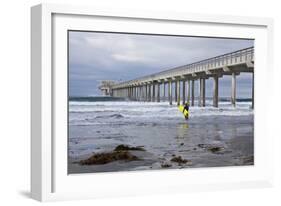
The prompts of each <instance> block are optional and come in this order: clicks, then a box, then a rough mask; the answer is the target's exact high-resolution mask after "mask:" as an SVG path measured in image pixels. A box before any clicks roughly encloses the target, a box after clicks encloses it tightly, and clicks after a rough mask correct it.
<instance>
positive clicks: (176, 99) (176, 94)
mask: <svg viewBox="0 0 281 206" xmlns="http://www.w3.org/2000/svg"><path fill="white" fill-rule="evenodd" d="M177 92H178V84H177V81H175V102H177V101H178V93H177Z"/></svg>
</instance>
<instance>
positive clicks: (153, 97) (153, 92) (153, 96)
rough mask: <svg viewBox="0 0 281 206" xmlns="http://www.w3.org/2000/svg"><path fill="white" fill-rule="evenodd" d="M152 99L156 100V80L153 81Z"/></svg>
mask: <svg viewBox="0 0 281 206" xmlns="http://www.w3.org/2000/svg"><path fill="white" fill-rule="evenodd" d="M152 101H153V102H155V82H152Z"/></svg>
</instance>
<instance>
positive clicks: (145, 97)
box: [144, 84, 147, 102]
mask: <svg viewBox="0 0 281 206" xmlns="http://www.w3.org/2000/svg"><path fill="white" fill-rule="evenodd" d="M144 101H146V102H147V84H145V89H144Z"/></svg>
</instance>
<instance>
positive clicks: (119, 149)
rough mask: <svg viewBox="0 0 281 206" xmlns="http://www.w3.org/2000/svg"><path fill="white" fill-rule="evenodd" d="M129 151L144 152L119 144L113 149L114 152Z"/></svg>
mask: <svg viewBox="0 0 281 206" xmlns="http://www.w3.org/2000/svg"><path fill="white" fill-rule="evenodd" d="M129 150H137V151H145V149H144V148H142V147H130V146H128V145H123V144H120V145H118V146H117V147H115V149H114V151H129Z"/></svg>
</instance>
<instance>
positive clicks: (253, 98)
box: [252, 72, 255, 109]
mask: <svg viewBox="0 0 281 206" xmlns="http://www.w3.org/2000/svg"><path fill="white" fill-rule="evenodd" d="M254 76H255V75H254V72H253V74H252V109H254V103H255V96H254V95H255V86H254V83H255V81H254V80H255V79H254Z"/></svg>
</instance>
